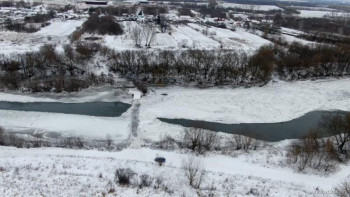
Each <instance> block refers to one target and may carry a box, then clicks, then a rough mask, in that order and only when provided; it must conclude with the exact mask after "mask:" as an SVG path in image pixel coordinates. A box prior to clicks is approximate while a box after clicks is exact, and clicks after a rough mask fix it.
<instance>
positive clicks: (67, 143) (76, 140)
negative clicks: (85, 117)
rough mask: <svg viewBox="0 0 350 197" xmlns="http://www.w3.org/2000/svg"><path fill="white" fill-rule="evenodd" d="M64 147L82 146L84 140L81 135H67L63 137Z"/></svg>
mask: <svg viewBox="0 0 350 197" xmlns="http://www.w3.org/2000/svg"><path fill="white" fill-rule="evenodd" d="M63 147H65V148H84V141H83V139H82V138H81V137H67V138H64V139H63Z"/></svg>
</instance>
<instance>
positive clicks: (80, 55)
mask: <svg viewBox="0 0 350 197" xmlns="http://www.w3.org/2000/svg"><path fill="white" fill-rule="evenodd" d="M96 59H98V60H99V61H98V62H97V61H95V60H96ZM99 64H104V65H106V66H107V68H108V69H109V71H110V72H112V73H117V74H119V75H121V76H123V77H125V78H126V79H129V80H131V81H136V82H137V84H139V85H138V86H140V87H141V86H146V85H150V84H151V85H171V84H180V85H198V86H201V87H210V86H216V85H235V86H252V85H264V84H266V83H267V82H268V81H270V80H271V78H272V74H277V75H278V76H279V77H280V78H282V79H285V80H300V79H312V78H325V77H342V76H347V75H350V48H349V47H347V46H338V47H333V46H329V45H317V46H308V45H302V44H299V43H292V44H286V45H284V46H278V45H270V46H264V47H262V48H260V49H259V50H258V51H256V52H255V53H254V54H252V55H248V54H246V53H244V52H235V51H225V50H219V51H210V50H185V51H181V52H178V51H155V50H153V51H148V50H133V51H114V50H111V49H108V48H106V47H101V46H100V45H99V44H97V43H93V42H89V43H81V42H76V43H75V44H74V45H72V46H70V45H66V46H64V50H63V52H60V53H59V52H56V50H55V47H54V46H52V45H45V46H43V47H42V48H41V49H40V50H39V51H38V52H30V53H25V54H17V55H13V56H10V57H8V56H0V88H7V89H11V90H18V89H21V88H22V89H23V88H24V89H26V90H28V91H32V92H41V91H46V92H47V91H51V92H61V91H68V92H72V91H78V90H81V89H83V88H87V87H89V86H94V85H96V86H98V85H104V84H113V83H114V80H113V77H112V76H106V75H100V76H96V75H94V74H93V72H89V70H90V68H89V67H92V68H94V67H98V66H99Z"/></svg>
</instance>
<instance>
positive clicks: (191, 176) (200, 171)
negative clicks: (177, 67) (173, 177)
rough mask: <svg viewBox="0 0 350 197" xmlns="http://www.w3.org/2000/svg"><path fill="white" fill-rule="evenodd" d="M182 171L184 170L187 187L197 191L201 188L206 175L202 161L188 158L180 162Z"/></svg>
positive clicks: (192, 157) (191, 157)
mask: <svg viewBox="0 0 350 197" xmlns="http://www.w3.org/2000/svg"><path fill="white" fill-rule="evenodd" d="M182 169H183V170H184V172H185V176H186V178H187V179H188V181H189V185H190V186H192V187H193V188H195V189H198V188H199V187H200V186H201V184H202V182H203V180H204V178H205V174H206V172H205V170H204V168H203V165H202V161H201V160H200V159H197V158H196V157H194V156H188V157H187V158H186V159H184V160H183V161H182Z"/></svg>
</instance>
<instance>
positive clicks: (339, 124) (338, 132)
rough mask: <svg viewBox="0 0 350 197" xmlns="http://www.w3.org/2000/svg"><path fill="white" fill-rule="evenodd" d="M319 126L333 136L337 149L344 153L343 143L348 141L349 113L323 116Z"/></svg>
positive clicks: (349, 138)
mask: <svg viewBox="0 0 350 197" xmlns="http://www.w3.org/2000/svg"><path fill="white" fill-rule="evenodd" d="M321 126H322V127H323V128H324V129H325V130H326V131H327V132H328V133H329V134H331V135H332V136H334V137H335V139H336V142H337V145H338V151H339V152H340V153H342V154H345V153H346V150H345V145H346V144H347V143H348V142H349V141H350V113H347V114H346V115H345V116H344V115H341V114H336V115H327V116H324V117H323V123H322V124H321Z"/></svg>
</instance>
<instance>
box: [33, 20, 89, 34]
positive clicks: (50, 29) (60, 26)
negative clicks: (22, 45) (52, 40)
mask: <svg viewBox="0 0 350 197" xmlns="http://www.w3.org/2000/svg"><path fill="white" fill-rule="evenodd" d="M83 22H84V20H66V21H52V22H51V24H50V25H49V26H46V27H44V28H41V29H40V30H39V31H38V32H36V33H35V35H40V36H60V37H62V36H68V35H70V34H72V33H73V32H74V31H75V30H77V28H79V27H80V26H81V25H82V24H83Z"/></svg>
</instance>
